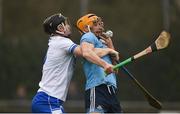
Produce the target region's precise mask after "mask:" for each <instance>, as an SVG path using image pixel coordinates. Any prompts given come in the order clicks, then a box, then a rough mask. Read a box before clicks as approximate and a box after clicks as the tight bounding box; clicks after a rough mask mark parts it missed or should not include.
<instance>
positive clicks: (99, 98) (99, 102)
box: [85, 84, 111, 113]
mask: <svg viewBox="0 0 180 114" xmlns="http://www.w3.org/2000/svg"><path fill="white" fill-rule="evenodd" d="M109 100H110V95H109V91H108V89H107V85H105V84H101V85H99V86H96V87H95V88H91V89H89V90H87V91H86V93H85V105H86V106H85V108H86V112H91V113H92V112H93V113H106V112H108V110H110V106H111V104H110V103H109Z"/></svg>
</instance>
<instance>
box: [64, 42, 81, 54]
mask: <svg viewBox="0 0 180 114" xmlns="http://www.w3.org/2000/svg"><path fill="white" fill-rule="evenodd" d="M63 45H64V50H65V51H66V52H67V53H73V52H74V49H75V48H76V47H77V46H78V45H77V44H75V43H74V42H73V41H71V40H70V39H68V40H66V42H65V43H64V44H63Z"/></svg>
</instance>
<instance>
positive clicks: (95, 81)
mask: <svg viewBox="0 0 180 114" xmlns="http://www.w3.org/2000/svg"><path fill="white" fill-rule="evenodd" d="M80 42H81V43H82V42H88V43H91V44H93V45H94V47H95V48H106V47H107V46H106V45H104V44H103V43H102V42H101V41H100V40H99V39H98V38H97V37H96V36H95V35H94V34H93V33H92V32H88V33H86V34H84V35H83V36H82V37H81V41H80ZM102 59H103V60H104V61H106V62H108V63H110V64H112V62H111V58H110V56H109V55H106V56H104V57H102ZM83 69H84V73H85V76H86V90H87V89H90V88H92V87H95V86H98V85H100V84H107V85H113V86H114V87H116V88H117V85H116V76H115V74H114V73H111V74H109V75H107V76H106V75H105V73H104V69H103V68H102V67H100V66H98V65H96V64H93V63H91V62H89V61H87V60H86V59H84V62H83Z"/></svg>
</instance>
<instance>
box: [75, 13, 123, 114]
mask: <svg viewBox="0 0 180 114" xmlns="http://www.w3.org/2000/svg"><path fill="white" fill-rule="evenodd" d="M76 25H77V27H78V29H79V31H80V32H81V34H82V37H81V40H80V44H81V48H82V54H84V55H86V56H89V55H90V54H91V53H94V52H93V48H102V49H106V48H107V47H109V48H112V49H113V48H114V46H113V43H112V40H111V39H110V38H105V37H104V36H103V31H104V23H103V22H102V20H101V18H100V17H98V16H96V15H95V14H87V15H84V16H82V17H81V18H80V19H78V21H77V23H76ZM102 39H103V40H102ZM101 58H102V59H103V60H104V61H106V62H108V63H109V64H112V59H111V57H110V55H109V54H107V55H105V56H103V57H101ZM116 59H118V57H116ZM83 69H84V73H85V76H86V86H85V108H86V112H89V113H93V112H94V113H120V112H121V106H120V103H119V101H118V99H117V83H116V75H115V73H110V74H109V75H107V76H106V74H105V73H104V69H103V68H102V67H101V66H99V65H96V64H94V63H92V62H89V61H88V60H87V59H84V63H83ZM106 71H107V72H112V69H107V70H106Z"/></svg>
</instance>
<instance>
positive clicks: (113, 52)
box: [110, 49, 119, 61]
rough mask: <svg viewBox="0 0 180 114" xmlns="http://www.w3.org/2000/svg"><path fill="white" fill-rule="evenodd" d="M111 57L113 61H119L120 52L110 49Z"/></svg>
mask: <svg viewBox="0 0 180 114" xmlns="http://www.w3.org/2000/svg"><path fill="white" fill-rule="evenodd" d="M110 55H111V57H112V58H113V59H115V60H116V61H119V52H117V51H115V50H113V49H110Z"/></svg>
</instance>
